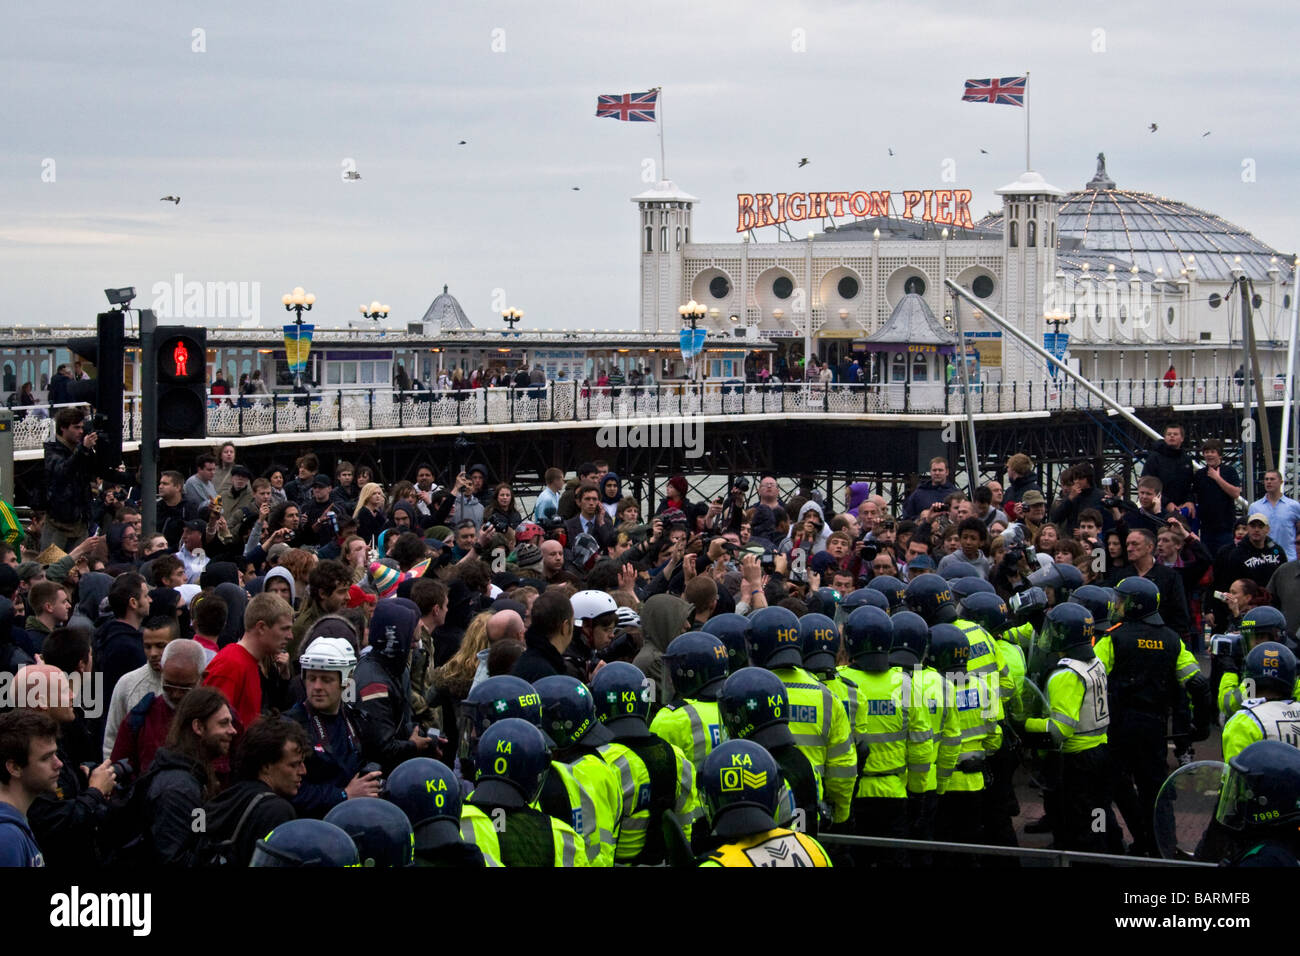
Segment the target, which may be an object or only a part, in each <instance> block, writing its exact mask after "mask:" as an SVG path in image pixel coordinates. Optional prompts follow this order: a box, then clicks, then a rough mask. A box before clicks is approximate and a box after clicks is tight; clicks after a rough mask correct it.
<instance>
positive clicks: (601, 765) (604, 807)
mask: <svg viewBox="0 0 1300 956" xmlns="http://www.w3.org/2000/svg"><path fill="white" fill-rule="evenodd" d="M565 766H567V767H568V768H569V770H570V771H572V773H573V776H574V779H576V780H577V781H578V784H579V785H580V786H581V787H582V789H583V790H585V791H586V792H587V794H588V795H589V796H590V797H591V800H592V803H594V804H595V806H596V826H597V831H598V834H599V837H600V849H599V851H598V852H597V854H596V856H595V858H594V859H592V858H591V857H590V854H589V855H588V860H589V862H590V865H591V866H613V865H614V852H615V850H616V849H617V844H618V826H619V821H620V820H621V819H622V818H623V788H622V785H621V783H620V782H619V779H618V774H617V773H615V772H614V768H612V767H611V766H609V764H607V763H605V761H604V760H602V759H601V758H600V755H599V754H596V753H589V754H583V755H582V756H581V757H578V758H577V759H576V760H573V761H570V762H569V763H568V764H566V765H565Z"/></svg>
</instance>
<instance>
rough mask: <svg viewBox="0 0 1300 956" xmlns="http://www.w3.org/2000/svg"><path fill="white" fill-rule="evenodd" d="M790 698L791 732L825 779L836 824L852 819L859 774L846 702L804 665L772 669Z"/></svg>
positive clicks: (827, 796)
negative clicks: (854, 786) (803, 666)
mask: <svg viewBox="0 0 1300 956" xmlns="http://www.w3.org/2000/svg"><path fill="white" fill-rule="evenodd" d="M773 673H774V674H776V676H777V677H779V678H781V683H783V684H785V689H786V694H787V695H788V696H789V698H790V733H791V734H792V735H793V736H794V742H795V745H796V746H798V748H799V749H800V750H802V751H803V752H804V756H806V757H807V758H808V762H809V763H811V764H812V765H813V768H814V769H815V770H817V771H818V772H819V774H820V776H821V778H822V786H823V788H824V789H825V791H826V799H827V801H829V803H830V805H831V817H832V819H833V820H834V822H835V823H843V822H844V821H845V820H847V819H848V818H849V808H850V805H851V803H852V801H853V784H854V781H855V780H856V779H857V776H858V760H857V753H856V752H855V750H854V747H853V731H852V728H851V727H850V726H849V716H848V713H847V712H846V711H845V709H844V705H843V704H841V703H840V702H839V700H838V699H837V698H836V697H835V695H834V694H833V693H831V691H830V689H829V688H828V687H826V685H824V684H822V683H821V682H820V681H818V680H817V678H815V677H813V675H812V674H809V673H808V672H807V671H806V670H804V669H803V668H802V667H778V668H777V669H776V670H774V671H773Z"/></svg>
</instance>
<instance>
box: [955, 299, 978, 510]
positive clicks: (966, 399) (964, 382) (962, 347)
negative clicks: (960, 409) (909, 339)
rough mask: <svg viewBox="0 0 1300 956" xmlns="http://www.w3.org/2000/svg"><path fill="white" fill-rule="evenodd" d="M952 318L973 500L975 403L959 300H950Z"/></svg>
mask: <svg viewBox="0 0 1300 956" xmlns="http://www.w3.org/2000/svg"><path fill="white" fill-rule="evenodd" d="M952 320H953V324H954V325H956V326H957V352H958V358H957V374H958V375H960V376H961V393H962V402H963V404H965V406H966V475H967V479H968V481H969V486H970V487H969V489H968V490H969V492H970V497H971V500H972V501H974V500H975V487H976V486H977V485H978V484H979V460H980V459H979V451H978V450H977V449H976V447H975V404H974V403H973V402H972V401H971V398H970V376H969V374H967V370H966V334H965V333H964V332H963V331H962V325H961V302H959V301H958V300H957V299H955V298H954V299H953V301H952Z"/></svg>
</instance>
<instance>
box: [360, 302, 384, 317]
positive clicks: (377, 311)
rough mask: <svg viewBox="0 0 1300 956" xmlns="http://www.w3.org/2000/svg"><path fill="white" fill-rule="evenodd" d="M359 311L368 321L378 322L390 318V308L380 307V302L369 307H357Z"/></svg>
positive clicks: (363, 305) (372, 303)
mask: <svg viewBox="0 0 1300 956" xmlns="http://www.w3.org/2000/svg"><path fill="white" fill-rule="evenodd" d="M357 309H358V311H360V312H361V314H362V316H364V317H365V318H367V319H374V320H375V321H376V322H378V321H379V320H380V319H386V318H388V311H389V310H388V306H386V305H380V304H379V302H378V301H375V302H371V303H370V304H369V305H365V304H362V305H359V306H357Z"/></svg>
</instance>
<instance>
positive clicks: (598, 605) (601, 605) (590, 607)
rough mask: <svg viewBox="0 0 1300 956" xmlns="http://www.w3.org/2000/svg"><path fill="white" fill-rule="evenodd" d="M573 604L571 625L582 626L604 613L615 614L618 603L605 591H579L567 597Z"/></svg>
mask: <svg viewBox="0 0 1300 956" xmlns="http://www.w3.org/2000/svg"><path fill="white" fill-rule="evenodd" d="M569 604H570V605H572V606H573V626H574V627H582V626H583V625H584V624H585V623H587V622H588V621H591V620H594V619H595V618H598V617H600V616H602V615H604V614H617V613H618V604H617V603H615V601H614V599H613V597H611V596H610V595H609V593H608V592H607V591H579V592H578V593H577V594H575V595H574V596H573V597H571V598H569Z"/></svg>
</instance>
